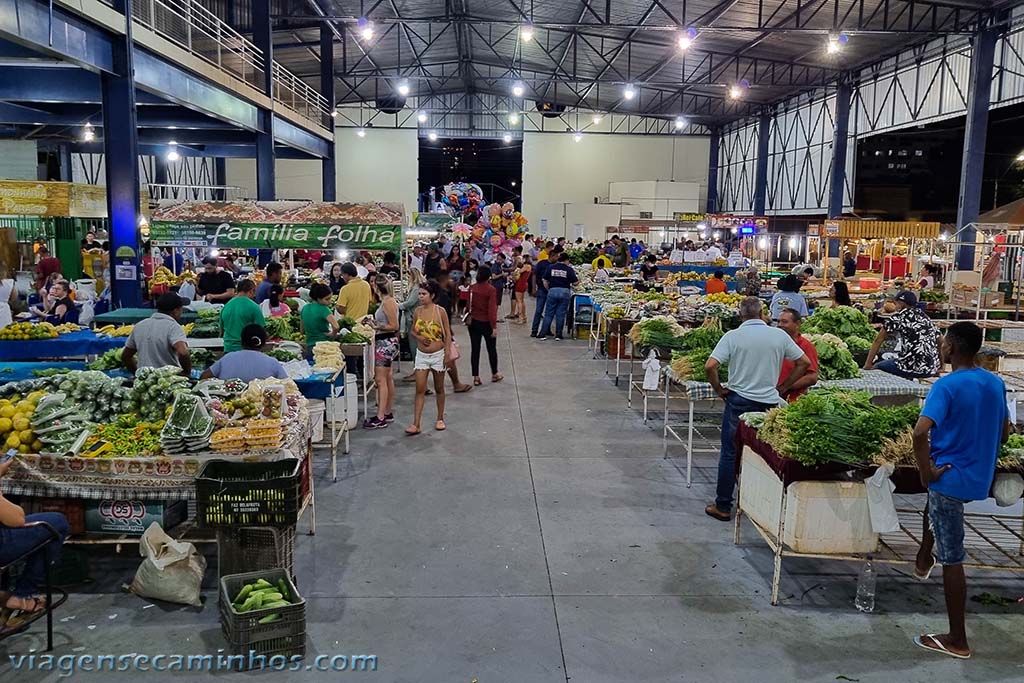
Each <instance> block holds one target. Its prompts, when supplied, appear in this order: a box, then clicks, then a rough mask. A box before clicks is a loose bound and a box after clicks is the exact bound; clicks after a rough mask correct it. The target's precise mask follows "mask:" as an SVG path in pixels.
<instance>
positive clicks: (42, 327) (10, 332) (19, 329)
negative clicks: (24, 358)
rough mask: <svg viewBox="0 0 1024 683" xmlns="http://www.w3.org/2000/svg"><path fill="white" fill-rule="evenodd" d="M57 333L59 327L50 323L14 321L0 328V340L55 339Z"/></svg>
mask: <svg viewBox="0 0 1024 683" xmlns="http://www.w3.org/2000/svg"><path fill="white" fill-rule="evenodd" d="M57 334H58V332H57V328H55V327H54V326H53V325H51V324H50V323H12V324H10V325H8V326H7V327H5V328H4V329H2V330H0V340H7V341H30V340H31V341H35V340H37V339H53V338H54V337H56V336H57Z"/></svg>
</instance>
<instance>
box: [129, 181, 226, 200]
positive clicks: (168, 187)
mask: <svg viewBox="0 0 1024 683" xmlns="http://www.w3.org/2000/svg"><path fill="white" fill-rule="evenodd" d="M146 188H147V189H148V191H149V199H150V201H159V200H161V199H174V200H177V201H212V202H234V201H238V200H240V199H243V198H245V190H244V189H243V188H241V187H237V186H235V185H174V184H171V183H149V184H148V185H146Z"/></svg>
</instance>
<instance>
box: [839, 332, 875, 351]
mask: <svg viewBox="0 0 1024 683" xmlns="http://www.w3.org/2000/svg"><path fill="white" fill-rule="evenodd" d="M843 341H844V342H845V343H846V347H847V348H848V349H849V350H850V353H867V352H868V351H870V350H871V342H870V341H868V340H867V339H864V338H863V337H855V336H852V335H851V336H849V337H847V338H845V339H843Z"/></svg>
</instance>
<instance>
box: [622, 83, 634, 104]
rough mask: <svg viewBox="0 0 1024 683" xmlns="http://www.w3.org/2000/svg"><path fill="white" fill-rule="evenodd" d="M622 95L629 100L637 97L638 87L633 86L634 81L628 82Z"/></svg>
mask: <svg viewBox="0 0 1024 683" xmlns="http://www.w3.org/2000/svg"><path fill="white" fill-rule="evenodd" d="M622 96H623V97H624V98H626V99H627V100H631V99H633V98H634V97H636V88H634V87H633V84H632V83H627V84H626V87H625V88H623V89H622Z"/></svg>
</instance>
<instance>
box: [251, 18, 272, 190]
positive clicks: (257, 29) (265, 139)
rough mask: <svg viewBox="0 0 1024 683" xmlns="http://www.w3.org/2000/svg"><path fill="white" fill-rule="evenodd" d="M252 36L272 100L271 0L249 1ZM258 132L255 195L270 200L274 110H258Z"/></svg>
mask: <svg viewBox="0 0 1024 683" xmlns="http://www.w3.org/2000/svg"><path fill="white" fill-rule="evenodd" d="M252 39H253V42H254V43H256V47H258V48H259V49H260V51H261V52H262V58H261V68H262V69H263V81H262V83H261V86H262V88H261V89H262V90H263V93H264V94H265V95H267V96H268V97H269V98H270V99H271V100H273V99H274V78H273V76H274V71H273V69H274V42H273V31H272V30H271V22H270V0H254V2H253V3H252ZM257 120H258V121H259V132H257V133H256V198H257V199H259V200H262V201H267V200H272V199H274V198H275V196H276V190H275V186H276V183H275V168H274V160H275V155H274V112H273V111H269V110H266V109H260V110H259V111H258V112H257Z"/></svg>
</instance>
